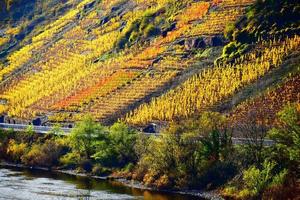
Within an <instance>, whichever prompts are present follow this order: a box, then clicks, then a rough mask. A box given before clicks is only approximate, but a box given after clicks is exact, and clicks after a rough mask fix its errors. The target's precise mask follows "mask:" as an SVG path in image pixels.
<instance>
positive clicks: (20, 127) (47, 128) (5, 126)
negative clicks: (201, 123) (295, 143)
mask: <svg viewBox="0 0 300 200" xmlns="http://www.w3.org/2000/svg"><path fill="white" fill-rule="evenodd" d="M27 127H28V125H24V124H7V123H0V129H4V130H9V129H13V130H14V131H25V130H26V129H27ZM52 129H53V127H51V126H33V131H34V132H36V133H41V134H46V133H48V132H50V131H51V130H52ZM61 130H62V131H63V132H64V134H63V135H68V134H69V133H70V132H71V130H72V128H61ZM144 134H146V135H154V134H151V133H144ZM155 135H156V136H158V135H159V134H155ZM231 140H232V143H233V144H234V145H241V144H249V143H251V139H249V138H237V137H232V138H231ZM274 144H275V142H274V141H273V140H269V139H264V140H263V145H264V146H272V145H274Z"/></svg>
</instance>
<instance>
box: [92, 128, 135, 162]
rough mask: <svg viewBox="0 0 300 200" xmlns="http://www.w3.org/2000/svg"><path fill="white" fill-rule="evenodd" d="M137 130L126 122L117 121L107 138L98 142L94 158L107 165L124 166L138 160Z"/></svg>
mask: <svg viewBox="0 0 300 200" xmlns="http://www.w3.org/2000/svg"><path fill="white" fill-rule="evenodd" d="M136 137H137V134H136V132H135V131H134V130H133V129H131V128H129V127H128V126H127V125H126V124H124V123H115V124H114V125H113V126H111V127H110V129H109V134H108V136H107V138H106V140H103V141H101V142H98V145H97V146H96V153H95V154H94V155H93V158H95V159H96V161H98V162H100V163H101V164H102V165H103V166H106V167H124V166H125V165H127V164H128V163H130V162H135V161H136V159H137V158H136V154H135V151H134V145H135V141H136Z"/></svg>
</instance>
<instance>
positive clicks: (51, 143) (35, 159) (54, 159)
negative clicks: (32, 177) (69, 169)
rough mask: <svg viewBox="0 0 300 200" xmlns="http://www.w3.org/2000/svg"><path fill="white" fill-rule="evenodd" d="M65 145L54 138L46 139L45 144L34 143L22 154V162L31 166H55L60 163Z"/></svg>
mask: <svg viewBox="0 0 300 200" xmlns="http://www.w3.org/2000/svg"><path fill="white" fill-rule="evenodd" d="M63 149H64V146H62V145H61V144H60V143H58V142H56V141H55V140H53V139H50V140H46V142H45V143H43V144H34V145H32V147H31V148H30V150H29V151H28V152H27V153H26V154H24V155H23V156H22V158H21V159H22V162H23V163H24V164H26V165H30V166H44V167H53V166H56V165H58V164H59V159H60V157H61V156H62V154H63V153H64V152H63Z"/></svg>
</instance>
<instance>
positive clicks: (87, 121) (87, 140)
mask: <svg viewBox="0 0 300 200" xmlns="http://www.w3.org/2000/svg"><path fill="white" fill-rule="evenodd" d="M105 133H106V131H105V128H104V127H103V126H101V125H100V124H98V123H97V122H95V121H94V119H93V117H91V116H89V115H87V116H85V117H84V118H83V120H82V121H80V122H78V123H77V124H76V125H75V128H74V129H73V130H72V132H71V134H70V136H69V139H70V145H71V147H72V149H73V150H74V151H77V152H78V153H80V154H81V155H83V156H84V157H85V158H86V159H88V160H89V159H91V156H92V155H93V154H94V153H95V148H96V146H97V143H98V142H99V141H100V140H103V139H105Z"/></svg>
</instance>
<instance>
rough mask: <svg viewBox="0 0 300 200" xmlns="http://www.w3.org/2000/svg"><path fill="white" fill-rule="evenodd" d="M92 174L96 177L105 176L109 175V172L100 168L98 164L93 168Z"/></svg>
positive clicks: (104, 168)
mask: <svg viewBox="0 0 300 200" xmlns="http://www.w3.org/2000/svg"><path fill="white" fill-rule="evenodd" d="M92 173H93V174H95V175H97V176H107V175H109V174H110V173H111V171H110V170H109V169H108V168H106V167H103V166H101V165H100V164H96V165H94V166H93V169H92Z"/></svg>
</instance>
